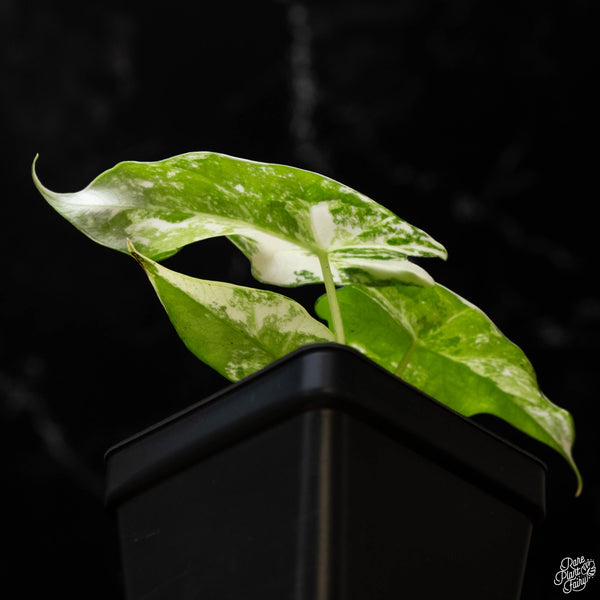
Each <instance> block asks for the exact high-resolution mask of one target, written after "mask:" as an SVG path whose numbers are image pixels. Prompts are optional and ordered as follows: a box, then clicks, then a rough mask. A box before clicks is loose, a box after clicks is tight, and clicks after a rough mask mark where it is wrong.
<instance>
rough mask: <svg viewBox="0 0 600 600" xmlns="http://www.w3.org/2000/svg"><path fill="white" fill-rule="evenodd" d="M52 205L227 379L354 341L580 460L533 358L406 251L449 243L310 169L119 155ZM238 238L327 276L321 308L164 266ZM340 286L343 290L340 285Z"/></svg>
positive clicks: (264, 275)
mask: <svg viewBox="0 0 600 600" xmlns="http://www.w3.org/2000/svg"><path fill="white" fill-rule="evenodd" d="M33 179H34V182H35V185H36V187H37V188H38V190H39V191H40V192H41V194H42V195H43V196H44V198H45V199H46V200H47V201H48V202H49V203H50V204H51V205H52V206H53V207H54V208H55V209H56V210H57V211H58V212H59V213H60V214H61V215H63V216H64V217H65V218H66V219H67V220H69V221H70V222H71V223H72V224H73V225H74V226H75V227H77V228H78V229H79V230H81V231H82V232H83V233H85V234H86V235H88V236H89V237H90V238H92V239H93V240H95V241H96V242H98V243H100V244H103V245H105V246H108V247H110V248H114V249H116V250H120V251H123V252H128V253H130V254H131V255H132V256H133V257H134V258H135V259H136V260H137V262H138V263H139V264H140V265H141V266H142V267H143V269H144V271H145V272H146V274H147V275H148V278H149V279H150V281H151V283H152V285H153V286H154V289H155V290H156V293H157V294H158V296H159V298H160V300H161V302H162V304H163V305H164V307H165V309H166V311H167V313H168V315H169V318H170V319H171V321H172V323H173V325H174V326H175V328H176V330H177V332H178V333H179V335H180V337H181V338H182V340H183V341H184V343H185V344H186V345H187V347H188V348H189V349H190V350H191V351H192V352H193V353H194V354H196V356H198V357H199V358H200V359H201V360H202V361H204V362H205V363H207V364H208V365H210V366H211V367H213V368H215V369H216V370H217V371H219V372H220V373H222V374H223V375H224V376H225V377H227V378H228V379H230V380H231V381H237V380H239V379H241V378H242V377H245V376H246V375H249V374H251V373H253V372H255V371H257V370H259V369H261V368H262V367H264V366H266V365H268V364H270V363H271V362H273V361H274V360H276V359H278V358H280V357H282V356H284V355H286V354H288V353H289V352H291V351H292V350H294V349H296V348H298V347H300V346H303V345H305V344H309V343H313V342H323V341H337V342H339V343H347V344H348V345H350V346H352V347H354V348H356V349H358V350H359V351H361V352H362V353H364V354H365V355H366V356H368V357H370V358H371V359H373V360H374V361H376V362H378V363H379V364H380V365H382V366H383V367H385V368H387V369H388V370H390V371H392V372H393V373H395V374H396V375H398V376H400V377H402V378H404V379H405V380H406V381H408V382H409V383H411V384H413V385H415V386H416V387H418V388H420V389H422V390H423V391H425V392H426V393H428V394H430V395H431V396H433V397H434V398H436V399H437V400H439V401H440V402H443V403H445V404H447V405H448V406H450V407H452V408H453V409H455V410H457V411H458V412H460V413H462V414H464V415H467V416H470V415H474V414H477V413H489V414H493V415H495V416H497V417H500V418H502V419H504V420H506V421H507V422H509V423H510V424H512V425H513V426H514V427H516V428H518V429H520V430H521V431H523V432H525V433H527V434H528V435H530V436H532V437H533V438H535V439H537V440H539V441H541V442H543V443H545V444H547V445H549V446H550V447H552V448H553V449H554V450H556V451H557V452H559V453H560V454H561V455H562V456H563V457H564V458H565V459H566V460H567V461H568V463H569V464H570V465H571V467H572V469H573V471H574V473H575V475H576V477H577V482H578V486H577V493H580V491H581V476H580V474H579V471H578V469H577V466H576V465H575V462H574V461H573V458H572V454H571V451H572V446H573V441H574V425H573V419H572V417H571V415H570V414H569V413H568V412H567V411H566V410H564V409H562V408H560V407H558V406H556V405H555V404H553V403H551V402H550V401H549V400H548V399H547V398H546V397H545V396H544V394H543V393H542V392H541V391H540V389H539V387H538V384H537V381H536V377H535V373H534V371H533V368H532V366H531V364H530V362H529V361H528V360H527V358H526V356H525V355H524V354H523V352H522V351H521V350H520V349H519V348H517V346H515V345H514V344H513V343H511V342H510V341H509V340H508V339H506V338H505V337H504V336H503V335H502V334H501V333H500V332H499V330H498V329H497V328H496V327H495V326H494V325H493V323H492V322H491V321H490V320H489V319H488V318H487V317H486V316H485V315H484V314H483V313H482V312H481V311H480V310H479V309H478V308H476V307H475V306H473V305H472V304H470V303H469V302H467V301H466V300H464V299H462V298H460V297H459V296H457V295H456V294H454V293H453V292H451V291H450V290H448V289H446V288H444V287H442V286H440V285H438V284H435V283H434V282H433V280H432V278H431V277H430V276H429V275H428V274H427V272H426V271H424V270H423V269H422V268H421V267H420V266H418V265H416V264H415V263H413V262H411V261H410V260H409V258H410V257H438V258H445V257H446V251H445V249H444V248H443V246H442V245H441V244H439V243H438V242H436V241H435V240H434V239H432V238H431V237H430V236H429V235H427V234H426V233H425V232H423V231H421V230H420V229H418V228H416V227H414V226H412V225H410V224H408V223H407V222H406V221H404V220H402V219H400V218H399V217H397V216H396V215H394V214H393V213H392V212H390V211H389V210H387V209H386V208H384V207H383V206H381V205H379V204H377V203H376V202H374V201H373V200H371V199H370V198H367V197H366V196H363V195H362V194H360V193H358V192H356V191H354V190H352V189H350V188H348V187H347V186H345V185H342V184H340V183H338V182H336V181H334V180H332V179H329V178H328V177H325V176H322V175H318V174H316V173H312V172H309V171H304V170H301V169H297V168H293V167H288V166H283V165H275V164H266V163H259V162H253V161H249V160H243V159H240V158H234V157H231V156H227V155H223V154H217V153H212V152H192V153H189V154H183V155H180V156H175V157H172V158H169V159H166V160H163V161H159V162H149V163H141V162H123V163H119V164H117V165H116V166H115V167H114V168H112V169H110V170H108V171H106V172H104V173H102V174H101V175H99V176H98V177H97V178H96V179H95V180H94V181H93V182H92V183H90V185H88V186H87V187H86V188H85V189H83V190H81V191H80V192H76V193H68V194H59V193H55V192H52V191H50V190H48V189H46V188H45V187H44V186H43V185H42V184H41V182H40V180H39V179H38V177H37V174H36V171H35V161H34V166H33ZM215 236H227V238H228V239H229V240H231V242H233V244H235V245H236V246H237V247H238V248H239V249H240V250H241V251H242V252H243V253H244V254H245V255H246V256H247V257H248V259H249V260H250V263H251V267H252V273H253V275H254V277H255V278H256V279H257V280H259V281H261V282H264V283H268V284H273V285H278V286H283V287H291V286H299V285H304V284H310V283H320V282H322V283H324V284H325V290H326V294H325V295H324V296H323V297H322V298H320V299H319V301H318V302H317V306H316V311H317V314H318V316H319V317H321V318H322V319H324V320H326V321H328V322H329V323H330V325H331V329H329V328H328V327H326V326H325V325H324V324H323V323H322V322H321V321H319V320H317V319H315V318H314V317H312V316H311V315H310V314H309V313H308V312H307V311H306V310H305V309H304V307H302V306H301V305H300V304H298V303H297V302H295V301H293V300H291V299H290V298H288V297H286V296H283V295H281V294H277V293H274V292H271V291H266V290H260V289H254V288H249V287H243V286H236V285H231V284H228V283H224V282H215V281H204V280H200V279H195V278H193V277H189V276H186V275H183V274H180V273H177V272H175V271H171V270H169V269H167V268H166V267H164V266H162V265H160V264H159V263H158V262H157V261H160V260H162V259H165V258H167V257H169V256H171V255H173V254H175V253H176V252H177V251H178V250H179V249H181V248H182V247H183V246H186V245H187V244H190V243H192V242H196V241H199V240H203V239H207V238H211V237H215ZM336 286H341V287H337V288H336Z"/></svg>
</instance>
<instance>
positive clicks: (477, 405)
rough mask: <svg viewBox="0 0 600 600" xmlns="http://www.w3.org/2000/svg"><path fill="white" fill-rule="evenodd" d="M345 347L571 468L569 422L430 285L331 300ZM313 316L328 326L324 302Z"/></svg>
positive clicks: (513, 354) (475, 319)
mask: <svg viewBox="0 0 600 600" xmlns="http://www.w3.org/2000/svg"><path fill="white" fill-rule="evenodd" d="M337 297H338V302H339V305H340V310H341V312H342V318H343V321H344V329H345V335H346V342H347V343H348V345H350V346H353V347H355V348H357V349H358V350H360V351H361V352H363V353H364V354H366V355H367V356H369V357H370V358H371V359H373V360H374V361H376V362H377V363H379V364H380V365H382V366H383V367H385V368H386V369H388V370H389V371H392V372H393V373H396V374H397V375H399V376H401V377H402V378H403V379H404V380H405V381H407V382H409V383H411V384H412V385H414V386H415V387H417V388H419V389H421V390H423V391H424V392H426V393H427V394H429V395H430V396H432V397H433V398H435V399H436V400H438V401H440V402H442V403H444V404H446V405H448V406H450V407H451V408H453V409H454V410H456V411H458V412H460V413H461V414H463V415H465V416H471V415H475V414H479V413H488V414H492V415H495V416H497V417H500V418H501V419H504V420H505V421H507V422H508V423H510V424H511V425H513V426H514V427H516V428H517V429H519V430H521V431H523V432H525V433H526V434H528V435H530V436H532V437H533V438H535V439H537V440H539V441H541V442H543V443H545V444H547V445H548V446H550V447H552V448H553V449H555V450H556V451H558V452H559V453H560V454H561V455H562V456H563V457H564V458H565V459H566V460H567V461H568V463H569V464H570V465H571V467H572V469H573V471H574V472H575V475H576V477H577V482H578V492H579V491H580V490H581V476H580V474H579V471H578V469H577V466H576V465H575V462H574V460H573V457H572V454H571V452H572V446H573V442H574V438H575V430H574V424H573V419H572V417H571V415H570V414H569V413H568V412H567V411H566V410H564V409H562V408H560V407H558V406H556V405H555V404H553V403H552V402H550V400H548V398H546V396H545V395H544V394H543V393H542V392H541V390H540V389H539V386H538V383H537V378H536V375H535V373H534V370H533V367H532V366H531V363H530V362H529V360H528V359H527V357H526V356H525V354H524V353H523V352H522V351H521V350H520V349H519V348H518V347H517V346H516V345H515V344H513V343H512V342H511V341H509V340H508V339H507V338H506V337H504V335H503V334H502V333H501V332H500V331H499V330H498V328H497V327H496V326H495V325H494V324H493V323H492V322H491V321H490V319H489V318H488V317H487V316H486V315H485V314H484V313H483V312H481V310H479V309H478V308H477V307H476V306H474V305H473V304H471V303H470V302H467V301H466V300H464V299H463V298H461V297H460V296H458V295H456V294H454V293H453V292H451V291H450V290H448V289H446V288H444V287H442V286H440V285H437V284H436V285H435V286H434V287H431V288H418V287H414V286H407V285H395V286H389V287H376V288H375V287H364V286H348V287H345V288H343V289H341V290H338V293H337ZM317 313H318V314H319V316H321V317H322V318H326V319H329V318H330V315H329V308H328V303H327V298H326V297H325V296H323V297H322V298H320V299H319V301H318V302H317Z"/></svg>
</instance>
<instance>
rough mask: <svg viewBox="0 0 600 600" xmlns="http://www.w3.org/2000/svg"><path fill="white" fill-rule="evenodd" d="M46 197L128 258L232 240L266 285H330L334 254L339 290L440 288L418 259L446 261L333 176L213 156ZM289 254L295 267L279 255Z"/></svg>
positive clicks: (124, 169) (115, 171) (137, 165)
mask: <svg viewBox="0 0 600 600" xmlns="http://www.w3.org/2000/svg"><path fill="white" fill-rule="evenodd" d="M32 175H33V179H34V183H35V185H36V187H37V188H38V190H39V191H40V193H41V194H42V196H44V198H45V199H46V200H47V201H48V202H49V203H50V204H51V206H53V208H55V210H57V211H58V212H59V213H60V214H62V215H63V216H64V217H65V218H67V219H68V220H69V221H70V222H71V223H72V224H73V225H75V227H77V228H78V229H80V230H81V231H83V232H84V233H85V234H86V235H88V236H89V237H90V238H92V239H93V240H95V241H97V242H98V243H101V244H104V245H106V246H109V247H111V248H114V249H117V250H120V251H123V252H126V251H127V245H126V240H127V239H131V240H132V242H133V243H134V244H135V245H136V247H137V248H139V250H140V252H142V253H143V254H144V255H146V256H148V257H150V258H152V259H155V260H160V259H161V258H163V257H166V256H170V255H171V254H174V253H175V252H177V250H178V249H180V248H181V247H183V246H185V245H186V244H189V243H192V242H195V241H199V240H202V239H207V238H209V237H215V236H221V235H225V236H229V237H230V238H231V239H232V241H233V242H234V243H235V244H236V245H237V246H238V247H239V248H240V249H241V250H242V252H244V254H246V256H247V257H248V258H249V259H250V261H251V263H252V266H253V273H254V274H255V276H256V277H257V279H259V280H261V281H264V282H267V283H271V284H275V285H283V286H295V285H303V284H305V283H313V282H315V281H321V280H322V278H321V273H320V271H319V268H318V260H317V261H315V260H314V255H315V253H318V252H320V251H327V252H328V254H329V260H330V263H331V265H332V271H333V273H334V277H335V279H336V283H338V284H344V283H350V282H355V281H357V282H362V283H364V282H365V281H368V282H372V283H377V282H378V281H383V282H385V281H387V280H390V278H391V279H392V280H394V281H397V280H406V277H408V280H410V281H414V282H416V283H420V284H422V285H431V284H432V283H433V281H432V280H431V278H430V277H429V276H428V275H427V273H426V272H425V271H424V270H423V269H421V268H420V267H418V266H416V265H413V264H412V263H410V262H409V260H408V257H410V256H419V257H421V256H423V257H439V258H445V257H446V251H445V249H444V248H443V246H441V244H439V243H438V242H436V241H435V240H433V238H431V237H430V236H428V235H427V234H426V233H425V232H423V231H421V230H420V229H418V228H416V227H413V226H412V225H409V224H408V223H406V222H405V221H403V220H402V219H400V218H399V217H397V216H396V215H394V214H393V213H391V212H390V211H389V210H387V209H385V208H384V207H382V206H380V205H378V204H377V203H376V202H374V201H373V200H371V199H369V198H367V197H366V196H363V195H362V194H360V193H358V192H356V191H355V190H352V189H351V188H349V187H347V186H345V185H342V184H340V183H338V182H336V181H334V180H332V179H330V178H328V177H325V176H322V175H318V174H316V173H312V172H310V171H304V170H301V169H296V168H294V167H288V166H285V165H276V164H268V163H259V162H254V161H249V160H244V159H240V158H235V157H231V156H227V155H224V154H217V153H212V152H191V153H188V154H182V155H178V156H174V157H171V158H168V159H166V160H163V161H157V162H147V163H141V162H123V163H119V164H117V165H116V166H115V167H113V168H112V169H109V170H107V171H105V172H104V173H102V174H101V175H99V176H98V177H97V178H96V179H94V181H92V182H91V183H90V185H88V186H87V187H86V188H84V189H83V190H81V191H80V192H76V193H69V194H59V193H56V192H53V191H51V190H48V189H47V188H45V187H44V186H43V184H42V183H41V181H40V180H39V178H38V176H37V173H36V171H35V161H34V165H33V168H32ZM282 252H285V253H287V258H288V263H290V262H291V267H290V266H287V267H286V266H284V265H283V263H282V261H280V260H277V257H278V256H279V255H280V254H281V253H282Z"/></svg>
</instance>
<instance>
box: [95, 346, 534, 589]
mask: <svg viewBox="0 0 600 600" xmlns="http://www.w3.org/2000/svg"><path fill="white" fill-rule="evenodd" d="M106 462H107V480H108V483H107V503H108V505H109V506H110V507H112V508H114V509H115V510H116V514H117V518H118V524H119V532H120V547H121V555H122V564H123V573H124V580H125V588H126V594H127V599H128V600H141V599H142V598H143V599H145V600H153V599H155V600H158V599H164V600H180V599H181V600H187V599H190V600H191V599H200V598H207V599H210V600H241V599H243V600H365V599H367V598H368V599H369V600H378V599H392V598H393V599H396V598H399V597H406V598H411V599H413V600H414V599H418V598H423V599H425V598H427V599H429V598H431V599H436V600H438V599H439V598H443V597H445V598H461V600H469V599H474V600H475V599H477V600H481V599H483V598H485V599H486V600H493V599H497V600H516V599H518V598H519V595H520V590H521V585H522V580H523V575H524V571H525V564H526V558H527V552H528V548H529V541H530V536H531V532H532V528H533V526H534V525H535V524H536V523H537V522H538V521H539V520H541V519H542V518H543V516H544V511H545V492H544V485H545V467H544V465H543V464H542V463H541V462H540V461H539V460H537V459H536V458H535V457H533V456H531V455H529V454H527V453H525V452H523V451H521V450H520V449H518V448H516V447H515V446H513V445H511V444H509V443H508V442H505V441H504V440H502V439H501V438H499V437H497V436H496V435H494V434H492V433H490V432H488V431H487V430H485V429H484V428H482V427H481V426H479V425H477V424H476V423H474V422H473V421H471V420H469V419H467V418H465V417H463V416H461V415H459V414H458V413H456V412H455V411H453V410H451V409H449V408H448V407H446V406H444V405H442V404H440V403H439V402H437V401H436V400H434V399H432V398H430V397H429V396H427V395H425V394H423V393H422V392H420V391H419V390H417V389H415V388H414V387H412V386H410V385H409V384H407V383H405V382H404V381H402V380H400V379H398V378H397V377H395V376H393V375H391V374H390V373H389V372H387V371H385V370H384V369H382V368H380V367H379V366H378V365H376V364H375V363H373V362H372V361H370V360H369V359H367V358H365V357H364V356H362V355H360V354H359V353H358V352H355V351H354V350H351V349H350V348H347V347H345V346H339V345H336V344H318V345H313V346H307V347H305V348H301V349H300V350H298V351H296V352H294V353H292V354H291V355H289V356H287V357H285V358H283V359H281V360H279V361H277V362H276V363H273V364H272V365H270V366H269V367H267V368H265V369H263V370H261V371H260V372H258V373H256V374H254V375H252V376H250V377H247V378H245V379H244V380H242V381H240V382H238V383H236V384H234V385H231V386H230V387H228V388H227V389H225V390H224V391H222V392H221V393H218V394H216V395H215V396H213V397H211V398H208V399H207V400H205V401H203V402H200V403H198V404H196V405H194V406H192V407H190V408H189V409H187V410H185V411H184V412H181V413H178V414H176V415H174V416H172V417H171V418H169V419H167V420H165V421H163V422H161V423H158V424H157V425H155V426H154V427H152V428H150V429H148V430H146V431H143V432H141V433H140V434H138V435H136V436H134V437H132V438H130V439H128V440H126V441H124V442H122V443H121V444H119V445H117V446H115V447H113V448H111V449H110V450H109V451H108V453H107V457H106Z"/></svg>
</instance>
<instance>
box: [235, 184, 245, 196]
mask: <svg viewBox="0 0 600 600" xmlns="http://www.w3.org/2000/svg"><path fill="white" fill-rule="evenodd" d="M235 189H236V190H237V191H238V192H240V193H241V194H243V193H244V192H245V191H246V190H245V189H244V186H243V185H242V184H241V183H238V184H237V185H236V186H235Z"/></svg>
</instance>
